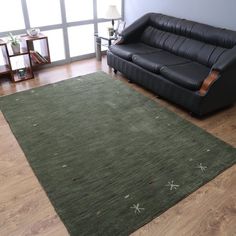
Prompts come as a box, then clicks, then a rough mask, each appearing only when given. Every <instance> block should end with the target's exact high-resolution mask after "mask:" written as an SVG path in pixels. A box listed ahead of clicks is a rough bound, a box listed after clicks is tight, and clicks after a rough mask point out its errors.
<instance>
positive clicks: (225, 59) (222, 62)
mask: <svg viewBox="0 0 236 236" xmlns="http://www.w3.org/2000/svg"><path fill="white" fill-rule="evenodd" d="M230 67H236V46H234V47H233V48H232V49H230V50H228V51H227V52H226V53H224V54H223V55H222V56H221V57H220V58H219V59H218V60H217V62H216V63H215V64H214V65H213V66H212V70H218V71H225V70H227V69H229V68H230Z"/></svg>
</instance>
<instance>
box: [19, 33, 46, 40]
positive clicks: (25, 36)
mask: <svg viewBox="0 0 236 236" xmlns="http://www.w3.org/2000/svg"><path fill="white" fill-rule="evenodd" d="M21 38H22V39H24V40H26V41H34V40H40V39H47V36H45V35H44V34H42V33H39V35H38V36H35V37H32V36H29V35H27V34H26V35H22V36H21Z"/></svg>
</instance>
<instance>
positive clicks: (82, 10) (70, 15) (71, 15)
mask: <svg viewBox="0 0 236 236" xmlns="http://www.w3.org/2000/svg"><path fill="white" fill-rule="evenodd" d="M65 6H66V18H67V21H68V22H74V21H82V20H91V19H93V0H86V1H84V0H65Z"/></svg>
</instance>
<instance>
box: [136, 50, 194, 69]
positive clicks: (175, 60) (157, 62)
mask: <svg viewBox="0 0 236 236" xmlns="http://www.w3.org/2000/svg"><path fill="white" fill-rule="evenodd" d="M132 61H133V62H134V63H135V64H136V65H139V66H141V67H143V68H144V69H147V70H149V71H151V72H154V73H160V69H161V68H162V67H163V66H167V65H178V64H182V63H187V62H189V60H188V59H185V58H183V57H179V56H176V55H174V54H172V53H169V52H167V51H158V52H155V53H149V54H145V55H143V54H142V55H138V54H134V55H133V57H132Z"/></svg>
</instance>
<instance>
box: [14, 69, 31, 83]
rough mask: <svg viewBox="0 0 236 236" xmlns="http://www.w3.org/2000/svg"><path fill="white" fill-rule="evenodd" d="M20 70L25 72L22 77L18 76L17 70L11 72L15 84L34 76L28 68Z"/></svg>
mask: <svg viewBox="0 0 236 236" xmlns="http://www.w3.org/2000/svg"><path fill="white" fill-rule="evenodd" d="M21 69H25V70H26V73H25V74H24V75H23V76H20V75H19V72H18V71H19V70H14V71H12V75H13V81H14V82H15V83H16V82H20V81H24V80H29V79H33V78H34V75H33V73H32V70H31V69H30V68H21Z"/></svg>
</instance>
